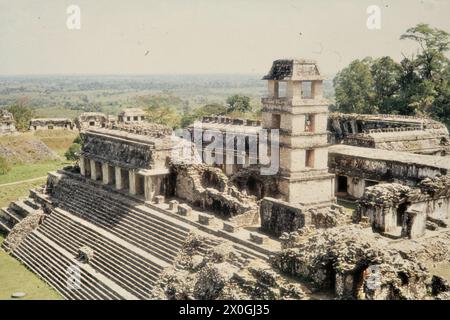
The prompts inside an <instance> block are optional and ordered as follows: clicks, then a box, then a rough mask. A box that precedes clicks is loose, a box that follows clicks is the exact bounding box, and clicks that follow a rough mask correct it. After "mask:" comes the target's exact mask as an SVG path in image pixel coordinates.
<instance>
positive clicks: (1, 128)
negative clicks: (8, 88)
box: [0, 109, 16, 135]
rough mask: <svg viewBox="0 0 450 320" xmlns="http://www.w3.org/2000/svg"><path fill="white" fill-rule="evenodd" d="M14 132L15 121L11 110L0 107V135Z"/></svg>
mask: <svg viewBox="0 0 450 320" xmlns="http://www.w3.org/2000/svg"><path fill="white" fill-rule="evenodd" d="M15 132H16V122H15V121H14V117H13V115H12V113H11V112H8V111H6V110H4V109H0V135H3V134H11V133H15Z"/></svg>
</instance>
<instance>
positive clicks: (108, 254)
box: [38, 209, 168, 299]
mask: <svg viewBox="0 0 450 320" xmlns="http://www.w3.org/2000/svg"><path fill="white" fill-rule="evenodd" d="M38 231H39V232H40V233H42V234H43V235H45V236H47V237H48V238H49V239H51V240H53V241H54V242H56V243H58V244H59V245H60V246H61V247H62V248H64V249H65V250H66V251H67V252H69V253H70V254H71V255H72V256H73V257H76V256H77V254H78V252H79V249H80V248H81V247H83V246H88V247H90V248H91V249H93V250H94V256H93V258H91V259H90V260H89V265H90V266H91V267H92V268H93V269H94V270H95V271H96V272H99V273H102V274H103V275H105V276H106V277H107V278H109V279H111V280H112V281H114V282H115V283H117V284H118V285H120V286H121V287H122V288H124V289H125V290H127V291H128V292H130V293H132V294H133V295H135V296H136V297H138V298H140V299H146V298H148V292H149V290H150V289H151V287H152V286H153V284H154V283H155V282H156V280H157V279H158V277H159V275H160V273H161V272H162V270H163V268H164V267H167V266H168V264H167V263H165V262H164V261H162V260H160V261H158V260H159V259H155V257H153V256H151V255H150V254H148V253H146V252H144V251H142V250H140V249H138V248H135V247H134V246H132V245H130V244H128V243H127V242H126V241H123V240H122V239H120V238H117V237H115V236H114V235H112V234H110V233H109V232H107V231H104V230H102V229H100V228H98V227H95V226H94V225H92V224H90V223H89V222H86V221H84V220H82V219H79V218H77V217H75V216H73V215H72V214H70V213H67V212H64V211H62V210H59V209H56V210H55V211H53V212H52V213H51V214H50V215H49V216H48V217H47V218H46V220H45V223H43V224H42V225H41V226H40V227H39V228H38Z"/></svg>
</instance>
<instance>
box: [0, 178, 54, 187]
mask: <svg viewBox="0 0 450 320" xmlns="http://www.w3.org/2000/svg"><path fill="white" fill-rule="evenodd" d="M46 177H47V176H42V177H37V178H33V179H27V180H20V181H15V182H9V183H4V184H0V188H1V187H7V186H13V185H16V184H22V183H26V182H33V181H38V180H40V179H44V178H46Z"/></svg>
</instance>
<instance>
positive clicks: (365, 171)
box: [328, 146, 449, 186]
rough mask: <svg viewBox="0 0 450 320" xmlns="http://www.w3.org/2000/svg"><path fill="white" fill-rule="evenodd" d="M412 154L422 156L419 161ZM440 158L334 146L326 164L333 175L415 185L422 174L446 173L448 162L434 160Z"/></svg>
mask: <svg viewBox="0 0 450 320" xmlns="http://www.w3.org/2000/svg"><path fill="white" fill-rule="evenodd" d="M352 148H353V149H355V150H356V151H355V152H354V151H353V150H352ZM341 149H342V150H341ZM346 149H349V150H346ZM372 155H373V156H372ZM415 157H421V158H420V159H418V160H420V161H415ZM424 157H426V159H425V158H424ZM443 159H445V158H441V157H433V156H424V155H410V156H409V155H408V154H407V153H405V152H401V153H395V152H389V153H383V154H375V153H373V151H372V150H366V151H365V150H364V149H363V148H354V147H350V146H348V147H347V146H333V147H331V148H330V150H329V157H328V167H329V169H330V172H332V173H335V174H336V175H343V176H348V177H352V178H359V179H365V180H374V181H383V182H398V183H402V184H405V185H409V186H415V185H416V184H417V183H419V182H420V181H421V180H422V179H424V178H427V177H436V176H438V175H442V174H447V172H448V167H449V165H448V164H445V163H444V162H443V161H441V162H439V161H435V160H443ZM427 160H428V161H429V162H428V163H426V162H427Z"/></svg>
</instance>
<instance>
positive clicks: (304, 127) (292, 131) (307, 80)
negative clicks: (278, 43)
mask: <svg viewBox="0 0 450 320" xmlns="http://www.w3.org/2000/svg"><path fill="white" fill-rule="evenodd" d="M263 79H264V80H268V89H269V94H268V97H265V98H263V99H262V104H263V124H262V125H263V128H267V129H279V130H280V170H279V191H280V192H281V194H283V196H284V197H285V200H286V201H287V202H290V203H299V204H304V205H326V204H329V203H330V202H331V201H334V175H333V174H330V173H328V143H327V117H328V104H329V103H328V101H327V100H326V99H324V98H323V96H322V82H323V78H322V76H321V75H320V72H319V69H318V67H317V64H316V62H315V61H313V60H303V59H285V60H276V61H274V62H273V65H272V68H271V69H270V71H269V73H268V74H267V75H266V76H265V77H264V78H263Z"/></svg>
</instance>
